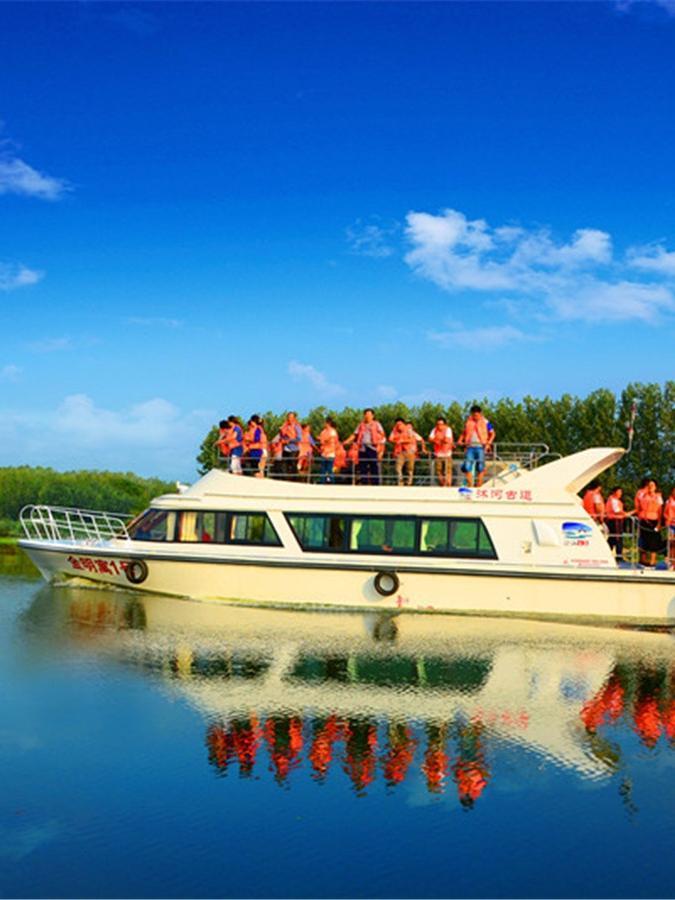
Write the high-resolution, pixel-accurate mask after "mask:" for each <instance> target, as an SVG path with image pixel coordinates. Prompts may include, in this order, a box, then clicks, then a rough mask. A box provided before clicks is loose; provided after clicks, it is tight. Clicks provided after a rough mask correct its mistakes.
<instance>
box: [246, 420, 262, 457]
mask: <svg viewBox="0 0 675 900" xmlns="http://www.w3.org/2000/svg"><path fill="white" fill-rule="evenodd" d="M258 428H259V429H260V440H259V441H256V440H255V433H256V429H258ZM266 446H267V435H266V434H265V431H264V429H263V427H262V425H251V427H250V428H247V429H246V431H245V432H244V447H245V449H246V450H247V451H248V450H262V449H264V448H265V447H266Z"/></svg>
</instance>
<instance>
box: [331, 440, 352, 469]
mask: <svg viewBox="0 0 675 900" xmlns="http://www.w3.org/2000/svg"><path fill="white" fill-rule="evenodd" d="M354 446H356V444H355V445H354ZM346 466H347V451H346V450H345V448H344V447H343V446H342V441H341V440H340V439H339V438H338V441H337V444H336V445H335V459H334V460H333V468H332V472H333V474H334V475H335V474H339V473H340V472H342V470H343V469H344V468H345V467H346Z"/></svg>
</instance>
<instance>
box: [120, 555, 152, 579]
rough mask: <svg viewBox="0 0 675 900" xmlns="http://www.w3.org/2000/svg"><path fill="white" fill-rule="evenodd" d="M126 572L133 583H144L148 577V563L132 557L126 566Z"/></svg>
mask: <svg viewBox="0 0 675 900" xmlns="http://www.w3.org/2000/svg"><path fill="white" fill-rule="evenodd" d="M124 574H125V575H126V576H127V581H130V582H131V583H132V584H143V582H144V581H145V579H146V578H147V577H148V564H147V563H146V562H145V561H144V560H142V559H130V560H129V562H128V563H127V564H126V566H125V567H124Z"/></svg>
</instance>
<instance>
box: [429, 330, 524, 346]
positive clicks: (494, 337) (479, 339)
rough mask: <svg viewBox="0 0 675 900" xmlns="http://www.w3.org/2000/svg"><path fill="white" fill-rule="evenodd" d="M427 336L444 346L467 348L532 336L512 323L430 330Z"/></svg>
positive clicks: (496, 344)
mask: <svg viewBox="0 0 675 900" xmlns="http://www.w3.org/2000/svg"><path fill="white" fill-rule="evenodd" d="M427 336H428V338H429V340H431V341H434V342H435V343H437V344H441V345H442V346H444V347H447V346H450V345H453V344H454V345H456V346H458V347H466V348H467V349H469V350H475V349H477V348H480V349H481V350H485V349H490V348H493V347H501V346H503V345H504V344H512V343H514V342H515V341H527V340H532V338H531V337H530V336H529V335H527V334H524V332H522V331H521V330H520V329H519V328H514V327H513V326H512V325H487V326H485V327H484V328H455V327H453V328H451V329H449V330H447V331H430V332H429V333H428V335H427Z"/></svg>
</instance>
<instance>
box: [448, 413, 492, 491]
mask: <svg viewBox="0 0 675 900" xmlns="http://www.w3.org/2000/svg"><path fill="white" fill-rule="evenodd" d="M494 440H495V430H494V428H493V427H492V423H491V422H488V420H487V419H486V418H485V416H484V415H483V410H482V409H481V407H480V406H478V405H477V404H476V405H474V406H472V407H471V411H470V413H469V418H468V419H467V420H466V423H465V424H464V430H463V431H462V434H461V437H460V439H459V441H458V442H457V443H458V445H459V446H460V447H462V446H465V447H466V454H465V456H464V463H463V465H462V471H463V472H464V473H465V474H466V480H467V483H468V485H469V487H471V486H472V485H473V470H474V468H475V470H476V473H477V479H476V484H477V486H478V487H480V486H481V485H482V484H483V476H484V473H485V454H486V453H489V452H490V449H491V447H492V445H493V443H494Z"/></svg>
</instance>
